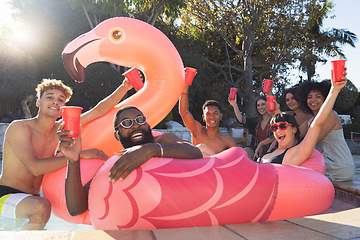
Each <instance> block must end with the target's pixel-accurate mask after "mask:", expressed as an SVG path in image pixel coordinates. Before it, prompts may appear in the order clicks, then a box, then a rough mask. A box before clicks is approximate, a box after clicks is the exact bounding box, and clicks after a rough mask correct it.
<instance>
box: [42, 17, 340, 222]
mask: <svg viewBox="0 0 360 240" xmlns="http://www.w3.org/2000/svg"><path fill="white" fill-rule="evenodd" d="M63 54H64V55H63V56H64V64H65V66H66V69H67V70H68V72H69V73H70V75H71V76H72V77H73V78H74V79H75V80H76V81H80V82H81V81H83V76H84V74H83V71H84V67H86V66H87V65H89V64H91V63H93V62H96V61H108V62H111V63H115V64H118V65H122V66H128V67H134V66H135V67H137V68H138V69H140V70H141V71H143V73H144V75H145V85H144V87H143V88H142V89H141V90H140V91H139V92H137V93H136V94H134V95H133V96H131V97H130V98H128V99H127V100H125V101H124V102H122V103H120V104H119V106H117V107H116V108H115V109H114V110H113V111H112V112H110V113H109V114H107V115H106V116H104V117H103V118H100V119H98V120H96V121H93V122H92V123H90V124H88V125H87V126H85V127H84V129H83V133H82V139H83V143H84V145H85V146H86V147H97V148H99V149H102V150H104V151H105V152H106V153H108V154H110V155H111V154H112V153H113V152H115V151H118V150H119V148H120V146H119V145H120V144H119V143H118V142H116V141H115V140H114V138H113V134H112V132H113V126H112V119H113V116H114V114H115V112H116V111H117V109H118V108H119V107H120V106H122V105H126V104H131V105H135V106H137V107H139V108H140V109H141V110H142V111H143V112H144V114H145V115H146V116H147V117H148V119H149V123H150V125H151V126H155V125H156V123H157V122H159V121H161V119H162V118H163V117H165V116H166V115H167V114H168V112H169V111H170V110H171V109H172V107H173V106H174V105H175V103H176V102H177V100H178V98H179V96H180V94H181V91H182V88H183V84H184V67H183V64H182V61H181V58H180V56H179V54H178V52H177V51H176V49H175V47H174V46H173V45H172V43H171V42H170V40H169V39H168V38H167V37H166V36H165V35H164V34H162V33H161V32H160V31H159V30H157V29H156V28H154V27H153V26H151V25H149V24H147V23H144V22H141V21H139V20H135V19H129V18H112V19H109V20H107V21H104V22H103V23H100V24H99V25H98V26H97V27H96V28H95V29H93V30H92V31H90V32H88V33H86V34H84V35H82V36H80V37H78V38H77V39H75V40H73V41H72V42H71V43H70V44H69V45H68V46H67V47H66V48H65V50H64V53H63ZM113 141H115V142H114V143H113ZM117 159H118V156H113V157H112V158H110V159H109V160H107V161H106V162H105V163H104V164H103V161H100V160H96V159H95V160H82V162H81V171H82V180H83V184H86V183H87V182H88V181H89V180H90V179H91V178H92V176H94V174H95V176H94V178H93V181H92V183H91V186H90V192H89V211H88V212H86V213H84V214H82V215H80V216H76V217H71V216H70V215H69V214H68V213H67V209H66V204H65V193H64V181H65V180H64V179H65V174H66V172H65V171H66V170H65V169H60V170H59V171H57V172H54V173H50V174H47V175H46V176H45V178H44V184H43V192H44V196H45V197H47V198H48V199H49V200H50V201H51V203H52V207H53V212H54V213H55V214H56V215H58V216H59V217H61V218H63V219H65V220H67V221H70V222H75V223H86V224H93V226H94V227H95V228H96V229H157V228H175V227H194V226H211V225H224V224H235V223H243V222H256V221H266V220H278V219H285V218H293V217H301V216H306V215H313V214H317V213H320V212H322V211H324V210H326V209H327V208H329V207H330V205H331V203H332V201H333V199H334V188H333V186H332V183H331V182H330V181H329V180H328V179H327V178H326V177H325V176H324V174H323V173H324V171H325V164H324V159H323V156H322V155H321V154H320V153H319V152H317V151H316V150H314V152H313V155H312V157H311V158H310V159H309V160H307V161H306V162H304V163H303V164H302V166H301V167H295V166H287V165H279V164H259V163H255V162H253V161H252V160H250V159H249V158H247V156H246V153H245V151H244V150H243V149H242V148H239V147H234V148H231V149H228V150H226V151H224V152H222V153H220V154H217V155H214V156H211V157H208V158H203V159H196V160H182V159H169V158H153V159H150V160H149V161H148V162H146V163H145V164H144V165H142V166H141V167H139V168H138V169H136V170H135V171H134V172H133V173H131V174H130V175H129V176H128V177H127V178H126V179H125V180H124V181H121V182H120V181H117V182H115V183H111V182H109V181H108V172H109V169H110V168H111V166H112V165H113V164H114V162H115V161H116V160H117ZM100 165H101V166H100ZM54 186H56V187H54Z"/></svg>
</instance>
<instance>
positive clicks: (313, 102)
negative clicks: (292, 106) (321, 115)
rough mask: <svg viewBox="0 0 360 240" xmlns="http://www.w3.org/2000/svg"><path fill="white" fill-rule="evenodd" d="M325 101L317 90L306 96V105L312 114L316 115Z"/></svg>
mask: <svg viewBox="0 0 360 240" xmlns="http://www.w3.org/2000/svg"><path fill="white" fill-rule="evenodd" d="M324 101H325V97H324V96H323V95H322V94H321V92H320V91H319V90H311V91H310V92H309V94H308V96H307V104H308V106H309V108H310V109H311V111H313V113H314V114H317V113H318V112H319V110H320V108H321V106H322V104H323V103H324Z"/></svg>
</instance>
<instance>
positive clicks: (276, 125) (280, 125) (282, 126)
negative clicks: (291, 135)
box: [270, 122, 292, 132]
mask: <svg viewBox="0 0 360 240" xmlns="http://www.w3.org/2000/svg"><path fill="white" fill-rule="evenodd" d="M288 125H290V126H292V124H291V123H287V122H279V123H274V124H273V125H271V126H270V129H271V131H273V132H276V130H277V129H278V128H280V129H281V130H286V129H287V127H288Z"/></svg>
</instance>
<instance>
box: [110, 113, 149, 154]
mask: <svg viewBox="0 0 360 240" xmlns="http://www.w3.org/2000/svg"><path fill="white" fill-rule="evenodd" d="M139 116H143V114H142V113H141V112H140V111H139V110H137V109H136V108H129V109H126V110H124V111H123V112H122V113H120V115H119V116H118V120H117V122H116V125H118V126H117V127H116V129H115V137H116V138H117V139H118V140H119V141H120V142H121V144H122V145H123V147H124V148H128V147H132V146H135V145H141V144H145V143H149V142H154V137H153V135H152V133H151V129H150V127H149V125H148V124H147V123H146V122H145V123H144V124H139V123H137V122H136V121H135V118H137V117H139ZM129 119H130V120H132V121H133V123H132V126H130V127H129V128H125V127H123V126H122V125H121V124H120V122H122V121H124V120H129Z"/></svg>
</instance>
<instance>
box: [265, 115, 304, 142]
mask: <svg viewBox="0 0 360 240" xmlns="http://www.w3.org/2000/svg"><path fill="white" fill-rule="evenodd" d="M277 122H287V123H290V124H292V125H293V127H295V128H296V130H297V131H296V133H295V139H296V141H297V142H298V143H299V142H301V137H300V129H299V124H298V123H297V121H296V119H295V117H294V116H293V115H291V114H288V113H285V112H281V113H277V114H275V115H274V116H273V117H272V118H271V121H270V125H272V124H274V123H277Z"/></svg>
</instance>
